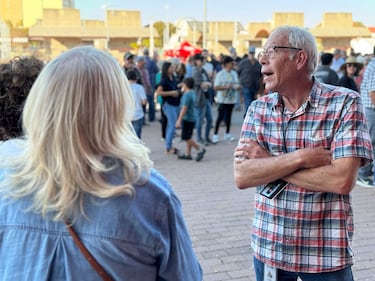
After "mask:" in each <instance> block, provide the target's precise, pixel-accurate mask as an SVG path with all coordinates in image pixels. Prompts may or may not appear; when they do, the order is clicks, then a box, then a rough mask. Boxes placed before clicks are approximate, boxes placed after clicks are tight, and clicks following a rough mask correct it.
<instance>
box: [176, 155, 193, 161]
mask: <svg viewBox="0 0 375 281" xmlns="http://www.w3.org/2000/svg"><path fill="white" fill-rule="evenodd" d="M177 158H178V159H181V160H193V157H191V155H186V154H181V155H178V157H177Z"/></svg>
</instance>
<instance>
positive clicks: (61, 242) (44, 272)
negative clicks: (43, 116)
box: [0, 141, 202, 281]
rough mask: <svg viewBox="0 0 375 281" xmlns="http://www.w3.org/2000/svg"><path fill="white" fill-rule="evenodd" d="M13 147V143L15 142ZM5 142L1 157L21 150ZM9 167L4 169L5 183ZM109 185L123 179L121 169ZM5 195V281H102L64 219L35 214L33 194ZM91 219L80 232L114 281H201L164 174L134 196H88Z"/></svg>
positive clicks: (1, 237)
mask: <svg viewBox="0 0 375 281" xmlns="http://www.w3.org/2000/svg"><path fill="white" fill-rule="evenodd" d="M11 142H12V141H11ZM7 143H8V142H5V143H2V144H1V143H0V159H1V158H3V157H4V153H5V154H9V153H10V152H11V153H12V154H13V153H14V152H15V151H16V150H17V149H15V147H14V146H13V145H12V144H10V145H9V143H8V144H7ZM8 173H9V171H8V170H0V182H1V181H2V180H4V178H6V177H7V174H8ZM107 180H108V181H111V182H113V183H115V182H116V181H122V180H123V176H122V172H121V169H115V170H113V171H112V172H110V173H109V174H107ZM3 195H4V194H0V280H18V281H21V280H38V281H42V280H54V281H55V280H56V281H57V280H90V281H91V280H100V277H99V275H98V274H97V273H96V271H95V270H94V269H93V268H92V267H91V266H90V264H89V263H88V262H87V260H86V259H85V257H84V256H83V255H82V253H81V252H80V250H79V249H78V247H77V246H76V244H75V243H74V241H73V238H72V237H71V236H70V234H69V232H68V230H67V228H66V226H65V224H64V222H62V221H53V220H51V219H48V218H43V217H42V216H41V215H39V214H35V213H33V212H31V211H28V208H29V207H30V205H31V196H26V197H23V198H21V199H17V200H9V199H4V196H3ZM84 206H85V214H86V215H87V218H85V217H83V216H80V217H79V218H78V220H77V221H76V223H75V224H74V226H73V227H74V229H75V231H76V233H77V234H78V236H79V237H80V239H81V241H82V243H83V244H84V245H85V246H86V248H87V249H88V250H89V252H90V253H91V254H92V255H93V256H94V257H95V259H96V260H97V261H98V262H99V264H100V265H101V266H102V267H103V268H104V269H105V270H106V271H107V273H109V274H110V275H111V276H112V278H113V279H114V280H127V281H133V280H134V281H140V280H142V281H151V280H153V281H154V280H160V281H161V280H163V281H164V280H170V281H178V280H181V281H201V280H202V270H201V267H200V265H199V263H198V261H197V258H196V256H195V254H194V252H193V248H192V243H191V240H190V237H189V234H188V231H187V228H186V225H185V222H184V219H183V215H182V211H181V203H180V201H179V199H178V198H177V196H176V194H175V193H174V192H173V190H172V188H171V186H170V185H169V183H168V182H167V181H166V179H165V178H163V177H162V176H161V175H160V174H159V173H158V172H157V171H155V170H152V172H151V176H150V179H149V181H148V182H147V183H146V184H145V185H142V186H136V195H135V197H134V198H131V197H129V196H118V197H112V198H107V199H101V198H97V197H93V196H91V195H88V196H86V198H85V200H84Z"/></svg>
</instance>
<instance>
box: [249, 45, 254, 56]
mask: <svg viewBox="0 0 375 281" xmlns="http://www.w3.org/2000/svg"><path fill="white" fill-rule="evenodd" d="M249 53H250V54H255V47H254V46H250V47H249Z"/></svg>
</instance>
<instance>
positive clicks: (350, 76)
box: [338, 56, 363, 92]
mask: <svg viewBox="0 0 375 281" xmlns="http://www.w3.org/2000/svg"><path fill="white" fill-rule="evenodd" d="M362 66H363V64H361V63H359V62H358V61H357V59H356V58H355V57H353V56H350V57H348V58H347V59H346V61H345V63H344V64H343V65H342V66H341V71H342V73H343V75H342V77H341V78H340V79H339V83H338V85H339V86H342V87H345V88H349V89H351V90H354V91H357V92H358V85H357V84H356V82H355V80H354V79H355V77H356V76H357V75H358V74H359V71H360V70H361V68H362Z"/></svg>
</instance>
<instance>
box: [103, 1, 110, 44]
mask: <svg viewBox="0 0 375 281" xmlns="http://www.w3.org/2000/svg"><path fill="white" fill-rule="evenodd" d="M108 5H109V4H108V0H106V1H105V4H104V5H103V6H102V7H101V8H102V9H104V29H105V42H104V49H105V50H106V51H108V44H109V33H108Z"/></svg>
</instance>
